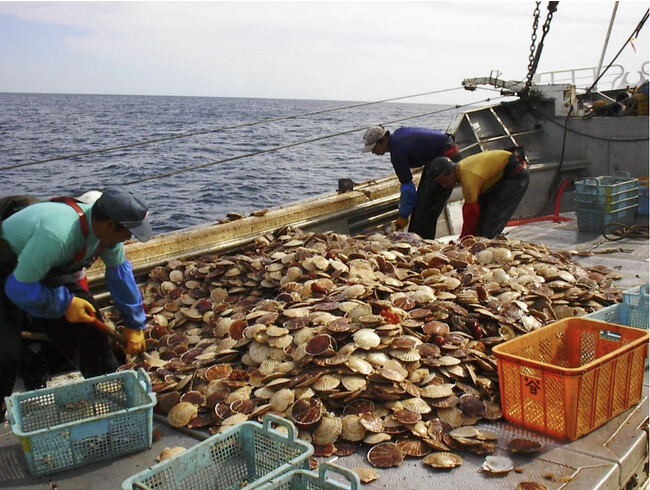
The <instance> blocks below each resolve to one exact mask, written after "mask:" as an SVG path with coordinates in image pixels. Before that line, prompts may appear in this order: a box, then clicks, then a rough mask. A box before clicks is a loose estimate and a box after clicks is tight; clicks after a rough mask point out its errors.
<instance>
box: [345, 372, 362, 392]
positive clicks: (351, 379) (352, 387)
mask: <svg viewBox="0 0 650 490" xmlns="http://www.w3.org/2000/svg"><path fill="white" fill-rule="evenodd" d="M341 384H342V385H343V387H344V388H345V389H346V390H348V391H357V390H365V389H366V388H367V387H368V380H367V379H366V377H365V376H352V375H351V376H343V377H342V378H341Z"/></svg>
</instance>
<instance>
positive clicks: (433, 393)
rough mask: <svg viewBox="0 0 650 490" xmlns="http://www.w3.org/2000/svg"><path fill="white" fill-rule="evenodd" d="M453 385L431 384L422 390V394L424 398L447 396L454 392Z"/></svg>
mask: <svg viewBox="0 0 650 490" xmlns="http://www.w3.org/2000/svg"><path fill="white" fill-rule="evenodd" d="M452 388H453V385H450V384H440V385H437V384H430V385H427V386H425V387H424V388H422V389H421V390H420V396H421V397H423V398H446V397H448V396H451V395H453V394H454V391H453V389H452Z"/></svg>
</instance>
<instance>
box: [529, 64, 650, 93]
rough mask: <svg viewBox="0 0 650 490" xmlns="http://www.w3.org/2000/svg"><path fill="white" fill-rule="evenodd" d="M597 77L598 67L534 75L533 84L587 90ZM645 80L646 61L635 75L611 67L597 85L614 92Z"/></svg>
mask: <svg viewBox="0 0 650 490" xmlns="http://www.w3.org/2000/svg"><path fill="white" fill-rule="evenodd" d="M601 71H602V70H601ZM597 77H598V67H597V66H591V67H586V68H573V69H570V70H555V71H547V72H541V73H536V74H535V76H534V77H533V82H534V83H535V84H537V85H546V84H562V83H570V84H572V85H575V86H576V88H582V89H587V88H589V87H591V85H592V84H593V83H594V80H596V78H597ZM647 78H648V62H647V61H646V62H645V63H643V65H641V70H638V71H636V74H634V72H629V71H626V70H625V68H624V67H623V65H612V66H610V67H609V69H608V70H607V72H606V73H605V74H604V75H603V77H602V78H601V79H600V81H599V84H600V86H601V89H602V90H614V89H619V88H626V87H633V86H636V85H639V84H640V82H642V81H643V80H645V79H647Z"/></svg>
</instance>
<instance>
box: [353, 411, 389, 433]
mask: <svg viewBox="0 0 650 490" xmlns="http://www.w3.org/2000/svg"><path fill="white" fill-rule="evenodd" d="M359 422H360V423H361V425H363V427H364V428H365V429H366V430H367V431H370V432H375V433H379V432H381V431H383V430H384V422H383V420H382V418H381V417H380V416H378V415H375V414H374V413H363V414H361V415H360V419H359Z"/></svg>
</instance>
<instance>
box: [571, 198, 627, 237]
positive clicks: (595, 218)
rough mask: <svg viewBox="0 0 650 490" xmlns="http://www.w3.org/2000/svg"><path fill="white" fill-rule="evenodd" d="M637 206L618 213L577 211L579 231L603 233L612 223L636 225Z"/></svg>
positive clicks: (620, 210)
mask: <svg viewBox="0 0 650 490" xmlns="http://www.w3.org/2000/svg"><path fill="white" fill-rule="evenodd" d="M635 212H636V204H634V206H629V207H627V208H623V209H619V210H618V211H612V212H606V211H598V210H588V209H576V217H577V218H578V230H580V231H589V232H594V233H602V231H603V229H604V228H605V226H606V225H608V224H610V223H621V224H623V225H626V226H630V225H632V224H634V213H635Z"/></svg>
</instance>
